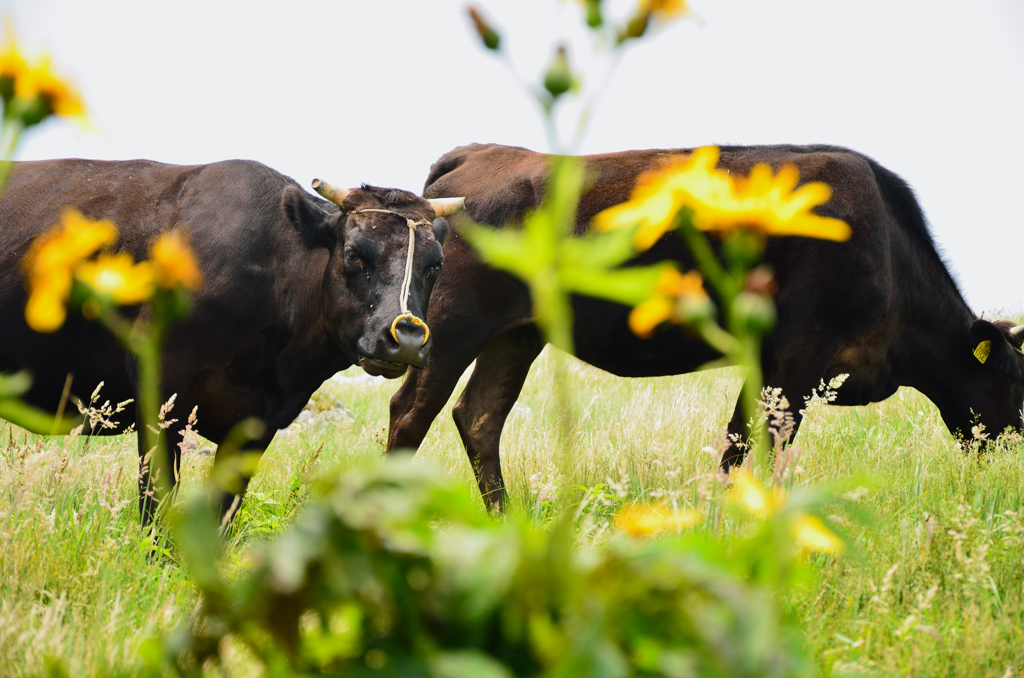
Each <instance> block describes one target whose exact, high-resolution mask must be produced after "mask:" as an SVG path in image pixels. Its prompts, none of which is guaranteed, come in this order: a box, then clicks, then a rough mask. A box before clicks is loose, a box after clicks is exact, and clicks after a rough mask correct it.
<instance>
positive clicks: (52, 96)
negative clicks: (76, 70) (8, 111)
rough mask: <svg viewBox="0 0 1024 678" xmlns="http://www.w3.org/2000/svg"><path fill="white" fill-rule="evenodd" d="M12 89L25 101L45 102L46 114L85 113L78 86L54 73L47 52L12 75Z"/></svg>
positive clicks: (62, 115)
mask: <svg viewBox="0 0 1024 678" xmlns="http://www.w3.org/2000/svg"><path fill="white" fill-rule="evenodd" d="M14 93H15V95H16V96H18V97H19V98H21V99H24V100H25V101H32V100H33V99H39V100H41V101H42V102H43V103H44V106H45V107H44V113H43V116H44V117H46V116H47V115H50V114H54V115H59V116H61V117H65V118H68V117H77V116H82V115H85V102H84V101H83V100H82V97H81V95H80V94H79V93H78V90H77V89H75V87H74V85H72V84H71V82H70V81H69V80H65V79H63V78H60V77H58V76H57V74H56V73H55V72H54V70H53V67H52V65H51V64H50V57H49V56H48V55H44V56H43V57H42V58H40V59H39V61H37V62H36V63H34V64H32V65H30V66H29V67H28V68H26V69H25V70H24V71H23V72H22V73H21V74H20V75H19V76H18V77H17V78H16V79H15V82H14Z"/></svg>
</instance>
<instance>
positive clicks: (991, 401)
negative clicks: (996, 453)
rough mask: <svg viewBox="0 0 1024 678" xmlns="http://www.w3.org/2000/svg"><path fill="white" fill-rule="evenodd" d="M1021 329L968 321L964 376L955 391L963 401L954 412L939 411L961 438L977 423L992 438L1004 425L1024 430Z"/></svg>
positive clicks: (970, 432)
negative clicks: (969, 326) (967, 353)
mask: <svg viewBox="0 0 1024 678" xmlns="http://www.w3.org/2000/svg"><path fill="white" fill-rule="evenodd" d="M1021 339H1024V333H1022V332H1021V331H1020V329H1019V328H1014V327H1013V325H1012V324H1011V323H1008V322H1004V321H997V322H995V323H990V322H988V321H987V320H975V321H974V323H973V324H972V325H971V342H970V355H969V356H963V357H964V361H965V362H966V370H967V377H966V379H964V380H963V385H962V388H961V392H960V393H959V394H958V395H959V396H960V397H961V398H962V399H963V401H964V402H963V403H962V404H961V405H960V406H959V407H957V408H956V411H955V412H949V413H947V412H946V411H945V410H944V411H943V413H942V416H943V420H944V421H945V422H946V426H948V427H949V429H950V431H952V432H953V433H958V434H960V435H962V436H963V437H964V438H972V437H974V435H975V433H974V432H975V431H976V428H975V427H977V426H978V424H983V425H984V427H985V428H984V432H985V433H986V434H988V437H989V438H990V439H994V438H995V437H996V436H998V435H999V434H1000V433H1002V432H1003V431H1005V430H1006V429H1007V428H1010V429H1013V430H1015V431H1021V430H1024V419H1022V414H1021V409H1022V407H1024V354H1021V351H1020V346H1021Z"/></svg>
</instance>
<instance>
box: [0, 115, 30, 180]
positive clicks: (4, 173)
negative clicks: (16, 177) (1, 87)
mask: <svg viewBox="0 0 1024 678" xmlns="http://www.w3.org/2000/svg"><path fill="white" fill-rule="evenodd" d="M24 130H25V125H23V124H22V122H21V121H20V120H15V119H12V118H4V121H3V128H2V129H0V158H2V160H0V192H2V191H3V189H4V186H6V185H7V178H8V177H9V176H10V174H11V168H12V167H14V163H13V162H11V158H12V157H13V156H14V149H15V148H17V147H18V142H20V141H21V133H22V132H23V131H24Z"/></svg>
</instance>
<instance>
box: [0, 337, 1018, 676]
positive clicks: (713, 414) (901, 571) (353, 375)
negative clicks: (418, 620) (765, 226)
mask: <svg viewBox="0 0 1024 678" xmlns="http://www.w3.org/2000/svg"><path fill="white" fill-rule="evenodd" d="M553 362H554V361H552V360H551V356H550V354H548V353H546V354H544V355H542V356H541V357H540V358H539V359H538V361H537V362H536V364H535V365H534V368H533V370H532V372H531V377H530V378H529V379H528V380H527V382H526V387H525V389H524V392H523V396H522V397H521V398H520V401H519V404H518V405H517V406H516V408H515V409H514V410H513V412H512V416H511V418H510V420H509V422H508V425H507V426H506V432H505V436H504V439H503V444H502V466H503V470H504V473H505V478H506V481H507V483H508V486H509V490H510V493H511V495H510V500H509V510H510V512H511V513H518V514H529V515H538V516H540V520H539V521H538V524H541V525H543V524H546V523H547V522H548V521H550V520H552V519H555V520H557V518H558V516H559V515H560V513H559V511H558V508H557V506H558V502H552V501H551V497H552V496H556V495H560V494H562V493H565V492H568V491H576V490H575V487H576V486H581V487H584V488H588V489H589V490H591V491H590V492H589V493H588V495H587V496H588V498H587V503H586V505H584V506H576V507H574V509H573V510H574V512H576V513H578V514H579V518H578V521H577V526H578V532H577V540H578V542H579V544H580V548H581V549H584V550H586V549H588V548H589V547H591V546H594V547H598V546H600V545H601V544H603V543H604V542H605V541H607V540H608V539H609V535H610V534H611V533H612V532H613V528H612V526H611V517H612V516H613V515H614V514H615V513H616V512H617V506H619V505H621V503H622V502H630V501H634V500H639V501H666V502H670V503H673V504H674V505H676V506H678V507H679V508H680V509H685V508H693V509H696V510H697V511H699V512H700V513H701V514H702V515H704V516H706V521H705V523H704V524H702V525H698V526H697V527H696V528H694V529H695V530H696V531H697V533H698V534H704V533H707V534H711V535H715V536H716V537H721V538H722V539H724V540H735V539H740V538H742V537H743V536H744V535H747V534H749V528H750V524H749V519H747V523H742V522H741V521H740V518H741V516H739V515H733V514H730V513H725V514H718V513H715V512H714V506H715V505H716V502H717V499H716V496H718V495H719V494H720V488H721V485H720V484H719V481H718V480H717V479H716V475H715V471H716V467H717V464H716V458H715V457H716V452H715V447H716V445H718V444H719V443H720V441H721V435H722V432H723V431H724V429H725V425H726V423H727V421H728V419H729V416H730V415H731V412H732V407H733V405H734V404H735V402H736V395H737V393H738V392H739V387H740V379H739V375H738V373H737V372H736V371H735V370H716V371H713V372H704V373H698V374H691V375H682V376H674V377H664V378H658V379H618V378H615V377H612V376H610V375H608V374H606V373H604V372H601V371H600V370H597V369H594V368H591V367H588V366H586V365H583V364H581V363H578V362H576V361H570V364H569V368H568V373H569V374H568V383H569V384H570V386H571V395H572V398H573V406H574V407H575V409H576V411H577V415H578V417H577V422H578V423H577V427H576V429H575V430H574V435H573V438H574V441H575V444H574V446H573V449H572V457H573V461H572V464H571V465H570V466H569V468H568V469H566V473H567V475H564V476H563V475H561V471H560V469H559V468H558V465H557V463H556V461H555V460H556V456H555V455H556V454H557V453H558V449H559V448H558V443H557V440H558V430H559V426H560V422H559V420H558V418H557V417H556V416H555V415H554V409H553V407H552V402H553V400H554V397H555V394H554V389H553V383H552V380H553V374H554V370H553ZM394 390H395V384H394V382H387V381H382V380H371V379H368V378H366V377H365V375H361V374H360V373H358V372H357V371H356V370H352V371H350V372H347V373H346V374H345V375H343V376H342V377H340V378H339V379H337V380H331V381H329V382H328V383H326V384H324V387H323V388H322V389H321V391H319V392H318V393H317V394H316V395H315V396H314V399H313V402H312V403H311V406H310V412H311V415H312V416H310V417H306V416H305V415H304V417H303V422H304V423H301V424H296V425H294V426H293V427H292V428H291V429H289V430H288V431H287V432H283V433H282V434H280V435H279V436H278V437H277V438H276V439H275V440H274V443H273V445H272V446H271V448H270V449H269V450H268V452H267V454H266V455H265V456H264V457H263V460H262V462H261V463H260V469H259V473H258V474H257V475H256V477H255V478H254V480H253V484H252V485H251V486H250V489H249V493H248V495H247V497H246V503H245V504H244V505H243V508H242V512H241V514H240V515H239V517H238V519H237V520H236V529H235V534H234V536H233V537H232V539H231V540H229V542H228V543H227V544H226V545H225V547H224V549H223V555H222V558H221V561H220V562H221V568H222V569H221V572H222V573H223V576H224V577H225V579H227V580H229V581H235V580H237V579H239V578H240V577H242V576H243V575H242V573H243V572H246V571H247V570H248V568H249V566H250V561H251V560H252V558H253V554H254V553H257V552H259V551H260V550H261V549H262V548H263V544H264V543H265V541H266V540H269V539H272V538H274V536H276V535H277V534H279V533H280V532H281V531H282V530H284V529H286V528H287V527H288V526H289V525H291V524H293V523H294V522H295V516H296V513H297V512H298V509H299V506H300V504H301V503H302V502H303V499H304V497H305V496H306V488H307V487H308V483H307V476H320V477H331V478H333V477H337V476H338V475H340V474H342V473H345V472H346V471H347V469H350V468H353V467H356V468H357V467H359V466H362V465H363V464H364V463H366V462H370V461H372V460H374V459H377V458H378V457H379V456H380V455H381V452H382V449H383V445H382V443H383V440H384V437H385V435H386V433H385V432H386V426H387V421H388V400H389V398H390V397H391V395H392V394H393V393H394ZM457 392H458V391H457ZM453 403H454V399H453V401H452V402H451V403H449V405H448V407H446V409H445V410H444V411H442V413H441V414H440V415H439V417H438V419H437V421H436V422H435V424H434V426H433V427H432V428H431V430H430V433H429V434H428V436H427V439H426V441H425V442H424V445H423V447H422V448H421V449H420V452H419V453H418V454H417V455H416V457H415V458H414V460H413V462H412V465H413V467H414V468H415V467H417V466H419V465H424V466H425V465H426V464H425V462H429V463H431V464H433V465H436V466H439V467H440V468H443V469H445V474H446V476H447V477H448V478H449V479H450V480H451V482H453V483H455V484H456V485H458V486H459V487H461V488H463V490H464V491H465V493H467V494H468V495H469V496H471V497H475V496H476V495H475V494H473V493H474V492H476V489H475V487H476V483H475V481H474V479H473V475H472V470H471V469H470V467H469V463H468V461H467V459H466V453H465V451H464V450H463V448H462V446H461V444H460V442H459V437H458V433H457V431H456V429H455V426H454V424H453V422H452V419H451V405H452V404H453ZM196 442H197V444H196V445H188V446H187V448H186V451H185V456H184V467H183V469H182V474H181V475H182V488H181V494H180V496H181V500H180V501H181V502H182V504H183V505H184V503H185V501H186V500H187V499H188V497H189V496H190V495H191V494H193V493H195V492H196V489H197V486H198V485H199V484H200V483H202V482H203V481H204V479H205V478H206V477H207V475H208V472H209V466H210V460H211V457H210V456H209V454H208V450H207V446H208V443H206V442H204V441H202V440H199V441H196ZM321 446H322V447H321ZM318 451H319V452H318ZM791 452H792V456H791V459H793V460H795V466H792V467H791V468H792V477H791V479H790V480H789V481H787V482H788V483H791V484H792V488H793V493H794V494H796V493H797V492H798V491H800V490H801V488H804V487H820V486H822V485H826V484H828V485H832V486H833V487H834V488H836V490H837V491H838V492H839V493H841V494H848V495H849V496H850V497H851V500H852V501H854V502H855V505H857V506H860V507H861V508H862V510H865V511H869V512H870V513H871V514H872V515H873V519H872V520H871V521H870V522H869V523H868V524H867V525H866V526H861V525H859V524H858V523H856V522H853V521H851V520H850V515H849V514H848V512H847V511H846V510H845V509H840V508H837V509H836V510H835V512H834V513H835V515H834V518H835V519H837V520H838V521H846V529H845V531H844V533H843V534H842V536H843V537H844V538H845V539H847V543H848V545H849V547H850V548H849V551H848V554H847V555H845V556H841V557H831V556H829V557H826V556H820V557H815V558H814V559H812V560H811V561H810V567H811V568H812V569H813V570H814V571H815V573H816V576H815V577H813V578H810V579H808V580H807V581H805V582H803V583H797V584H796V585H794V586H791V587H789V588H788V589H787V590H786V591H785V592H784V593H782V594H780V595H778V596H777V597H776V602H777V604H778V605H780V606H781V607H782V608H783V610H784V611H785V612H786V615H787V617H788V618H791V619H795V620H796V621H797V622H798V624H799V629H800V631H801V633H802V636H803V643H804V646H805V647H806V652H807V654H808V656H809V657H810V659H811V661H812V662H813V663H814V664H815V666H816V668H817V671H818V672H819V673H820V674H821V675H824V676H840V675H842V676H862V675H874V676H906V675H913V676H950V677H962V678H975V677H978V676H991V677H992V678H1002V677H1003V676H1006V675H1014V676H1019V675H1022V674H1024V555H1022V554H1024V445H1022V444H1021V443H1020V442H1019V441H1015V440H1012V439H1008V440H1006V441H1004V442H1003V443H1001V444H998V445H995V446H994V447H993V448H992V449H991V450H989V451H988V452H986V453H984V454H975V453H965V452H964V451H962V450H960V449H958V448H957V447H956V443H955V441H953V440H952V439H951V438H950V436H949V433H948V432H947V431H946V428H945V426H944V425H943V424H942V421H941V418H940V417H939V414H938V411H937V410H936V409H935V407H934V406H933V405H932V404H931V403H929V402H928V401H927V400H926V399H925V398H924V397H923V396H921V395H920V394H918V393H916V392H914V391H912V390H909V389H901V390H900V392H899V393H897V394H896V395H894V396H893V397H892V398H890V399H888V400H887V401H885V402H884V403H879V404H877V405H872V406H869V407H825V406H818V405H813V406H812V407H811V408H810V410H809V412H808V414H807V416H806V417H805V419H804V422H803V425H802V427H801V429H800V434H799V435H798V436H797V438H796V441H795V445H794V446H793V447H792V448H791ZM137 468H138V455H137V451H136V441H135V439H134V437H133V436H121V437H114V438H94V439H92V440H89V441H86V440H85V439H83V438H59V437H55V438H40V437H35V436H27V435H26V434H25V433H24V431H19V430H17V429H12V428H11V427H9V426H7V425H5V424H2V423H0V676H3V677H5V678H6V677H7V676H17V677H19V678H21V677H25V676H47V675H64V674H66V675H69V676H106V675H121V674H125V675H129V674H131V673H132V672H133V667H137V666H138V661H139V654H140V647H141V646H142V645H143V644H144V643H145V642H146V641H147V640H148V639H151V638H153V637H154V636H158V635H164V634H169V633H172V632H173V631H174V629H176V628H178V627H180V626H182V625H184V624H187V623H188V622H189V620H190V619H191V618H192V616H193V614H194V613H195V611H196V609H197V602H198V600H199V596H198V593H197V588H196V585H195V583H194V575H193V574H192V572H191V571H190V570H188V569H187V568H184V567H180V566H179V564H178V558H179V556H178V551H177V549H176V548H175V547H173V546H172V547H171V549H170V551H169V553H170V557H169V558H167V559H163V560H161V561H158V562H156V563H150V562H147V560H146V553H147V551H148V546H147V543H146V541H145V539H143V538H141V537H140V534H139V529H138V525H139V518H138V508H137V492H138V490H137V487H136V472H137ZM481 511H482V509H481ZM830 512H831V511H830ZM833 522H836V521H833ZM495 529H498V526H496V527H495ZM220 651H221V657H222V659H223V664H222V666H221V667H220V668H219V669H217V668H212V667H209V668H208V669H207V670H205V671H204V675H206V676H210V678H214V677H223V678H226V677H228V676H238V677H242V676H252V675H257V674H258V671H259V662H258V661H257V660H256V659H255V658H254V657H253V656H252V654H251V653H250V652H249V651H248V650H246V649H245V647H244V646H243V645H242V644H241V643H239V642H235V641H232V640H230V639H226V640H225V641H223V644H222V647H221V648H220ZM136 670H137V669H136Z"/></svg>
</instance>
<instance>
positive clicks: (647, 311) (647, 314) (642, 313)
mask: <svg viewBox="0 0 1024 678" xmlns="http://www.w3.org/2000/svg"><path fill="white" fill-rule="evenodd" d="M674 309H675V304H673V303H672V300H671V299H669V298H668V297H663V296H656V297H651V298H650V299H648V300H647V301H645V302H643V303H642V304H640V305H639V306H637V307H635V308H634V309H633V310H632V311H630V312H629V329H631V330H633V334H635V335H636V336H638V337H640V338H641V339H646V338H648V337H649V336H651V335H652V334H653V333H654V329H655V328H656V327H657V326H658V325H660V324H661V323H663V322H665V321H666V320H671V319H672V316H673V313H672V311H673V310H674Z"/></svg>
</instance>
